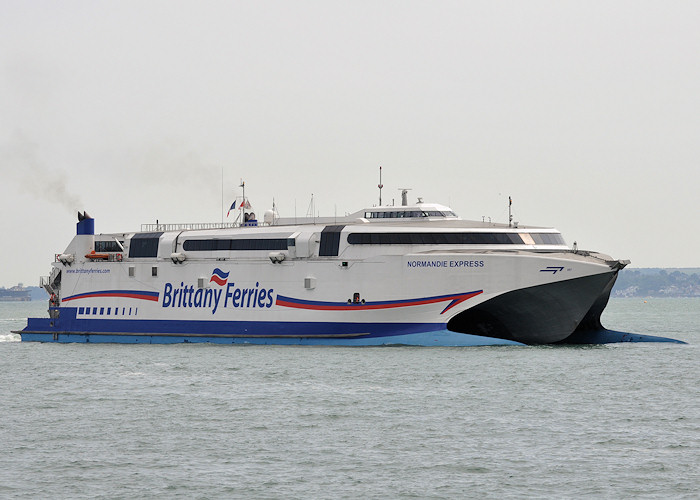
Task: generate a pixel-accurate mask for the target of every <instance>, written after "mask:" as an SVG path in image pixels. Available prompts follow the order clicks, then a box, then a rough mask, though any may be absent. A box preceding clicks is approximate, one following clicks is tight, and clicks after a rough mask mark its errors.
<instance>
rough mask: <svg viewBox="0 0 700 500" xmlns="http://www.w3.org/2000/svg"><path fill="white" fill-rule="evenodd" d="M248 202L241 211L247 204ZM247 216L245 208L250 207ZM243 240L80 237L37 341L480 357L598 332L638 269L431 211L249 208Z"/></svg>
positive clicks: (240, 233)
mask: <svg viewBox="0 0 700 500" xmlns="http://www.w3.org/2000/svg"><path fill="white" fill-rule="evenodd" d="M245 201H246V200H245V199H244V202H245ZM249 206H250V205H249V204H248V207H249ZM243 213H246V214H248V215H246V216H245V217H246V218H245V219H242V220H245V221H246V222H244V223H242V224H241V225H238V226H235V227H212V226H211V225H209V226H207V225H182V224H180V225H151V226H145V227H143V228H142V231H139V232H131V233H119V234H98V235H95V234H94V230H93V224H94V221H93V219H91V218H89V216H85V215H84V214H83V215H81V217H80V219H81V220H80V221H79V222H78V234H77V235H76V237H75V238H74V240H73V241H72V242H71V243H70V244H69V246H68V247H67V248H66V250H65V251H64V252H63V253H62V254H61V255H59V256H57V259H56V262H54V263H53V270H52V274H51V276H50V277H49V278H47V279H46V280H45V282H44V285H45V287H46V288H47V290H48V291H49V292H50V293H51V294H52V299H51V300H52V307H51V314H50V316H51V317H50V318H48V319H43V320H42V319H33V320H30V322H29V325H28V326H27V328H26V329H25V330H23V331H22V332H21V333H22V334H23V337H26V339H27V340H46V339H47V338H49V337H50V338H51V339H53V340H57V341H112V342H192V341H208V342H232V343H238V342H250V343H283V344H290V343H292V344H333V345H337V344H341V345H377V344H419V345H473V344H491V343H550V342H559V341H565V340H566V339H567V338H569V337H570V336H571V335H572V334H574V333H575V332H577V334H578V333H580V332H582V331H586V330H594V329H599V328H601V326H600V322H599V318H600V313H601V312H602V310H603V308H604V307H605V304H606V303H607V300H608V296H609V294H610V290H611V288H612V285H613V284H614V281H615V279H616V276H617V272H618V270H619V269H621V268H622V267H624V266H625V265H626V264H627V262H626V261H618V260H614V259H612V258H610V257H608V256H606V255H602V254H598V253H594V252H583V251H574V250H571V249H570V248H569V247H568V246H567V245H566V244H565V242H564V240H563V238H562V237H561V235H560V233H559V232H558V231H557V230H555V229H551V228H540V227H526V226H520V227H516V226H515V225H513V224H493V223H490V222H478V221H477V222H475V221H466V220H462V219H461V218H459V217H458V216H457V215H456V214H454V212H453V211H452V210H451V209H450V208H448V207H445V206H442V205H437V204H432V203H416V204H414V205H401V206H378V207H370V208H366V209H363V210H360V211H358V212H356V213H353V214H350V215H348V216H344V217H328V218H319V217H316V218H279V217H278V216H277V214H276V212H271V211H268V213H266V215H265V218H264V221H263V222H262V223H260V224H258V222H257V221H256V220H254V216H253V215H252V214H250V210H245V204H244V209H243V210H242V214H243Z"/></svg>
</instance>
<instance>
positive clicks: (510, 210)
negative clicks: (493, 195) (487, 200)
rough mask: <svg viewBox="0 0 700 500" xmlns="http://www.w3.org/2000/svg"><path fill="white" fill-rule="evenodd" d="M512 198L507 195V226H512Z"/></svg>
mask: <svg viewBox="0 0 700 500" xmlns="http://www.w3.org/2000/svg"><path fill="white" fill-rule="evenodd" d="M512 208H513V199H512V198H511V197H510V196H509V197H508V227H513V211H512Z"/></svg>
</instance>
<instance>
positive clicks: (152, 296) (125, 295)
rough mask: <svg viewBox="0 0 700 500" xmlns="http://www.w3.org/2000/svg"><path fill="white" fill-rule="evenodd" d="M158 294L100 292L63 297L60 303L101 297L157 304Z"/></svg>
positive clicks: (116, 291)
mask: <svg viewBox="0 0 700 500" xmlns="http://www.w3.org/2000/svg"><path fill="white" fill-rule="evenodd" d="M159 296H160V294H159V293H158V292H144V291H141V290H102V291H99V292H86V293H79V294H77V295H71V296H70V297H64V298H62V299H61V302H70V301H71V300H78V299H96V298H103V297H120V298H124V299H139V300H152V301H153V302H158V297H159Z"/></svg>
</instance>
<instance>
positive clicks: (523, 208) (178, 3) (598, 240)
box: [0, 0, 700, 286]
mask: <svg viewBox="0 0 700 500" xmlns="http://www.w3.org/2000/svg"><path fill="white" fill-rule="evenodd" d="M698 26H700V2H697V1H683V0H676V1H674V2H667V1H649V0H635V1H614V0H612V1H611V0H606V1H587V2H581V1H566V0H556V1H527V2H523V1H498V0H488V1H470V0H460V1H411V0H402V1H380V0H374V1H363V0H354V1H349V2H345V1H331V2H329V1H327V0H322V1H306V0H295V1H293V2H290V1H265V2H260V1H207V0H198V1H183V0H168V1H144V0H139V1H128V0H127V1H102V2H95V1H40V0H34V1H31V2H28V1H24V0H0V208H1V209H2V212H1V213H0V234H1V235H2V236H1V238H2V241H1V244H0V286H12V285H15V284H16V283H18V282H23V283H24V284H26V285H35V284H37V283H38V280H39V276H41V275H48V274H49V272H50V263H51V262H52V261H53V258H54V254H56V253H60V252H62V251H63V250H64V249H65V247H66V246H67V245H68V243H69V242H70V240H71V238H72V237H73V235H74V234H75V223H76V222H77V211H78V210H81V211H82V210H86V211H87V212H88V213H89V214H90V215H91V216H93V217H94V218H95V228H96V232H98V233H100V232H106V233H107V232H129V231H137V230H139V229H140V226H141V224H145V223H153V222H155V221H156V220H159V221H160V222H161V223H180V222H219V221H221V219H222V217H224V215H225V212H226V210H227V209H228V206H229V205H230V203H231V202H232V201H233V199H234V198H235V196H239V195H240V194H241V192H240V188H239V187H238V186H239V184H240V181H241V179H243V180H245V183H246V195H247V196H248V197H249V199H250V202H251V203H252V205H253V207H254V208H255V209H256V210H257V212H258V213H262V212H264V211H265V210H267V209H268V208H270V207H271V205H272V202H273V199H274V201H275V203H276V206H277V209H278V211H279V212H280V215H281V216H294V214H295V213H296V214H298V215H304V214H306V212H307V210H308V207H309V204H310V200H311V198H312V196H313V199H314V204H315V207H316V212H317V213H320V214H321V215H333V214H345V213H348V212H354V211H357V210H360V209H362V208H365V207H367V206H372V205H374V204H377V203H378V195H379V192H378V189H377V184H378V172H379V166H382V172H383V178H382V181H383V184H384V190H383V200H384V201H385V202H386V201H389V200H392V199H395V200H396V202H397V203H399V200H400V192H399V188H411V191H410V193H409V194H410V201H415V200H416V198H417V197H418V196H420V197H422V198H423V199H424V200H425V201H434V202H437V203H442V204H446V205H450V206H451V207H452V208H453V209H454V210H455V211H456V212H457V213H458V214H459V215H460V216H462V217H463V218H468V219H476V220H482V218H484V217H486V218H489V217H490V218H491V220H493V221H497V222H507V218H508V197H509V196H511V197H512V199H513V214H514V219H515V220H516V221H519V222H520V223H521V224H528V225H536V226H548V227H549V226H551V227H556V228H558V229H559V230H560V231H561V232H562V234H563V236H564V237H565V239H566V240H567V242H568V243H569V244H572V243H573V242H574V241H576V242H577V244H578V247H579V248H580V249H588V250H596V251H600V252H603V253H606V254H609V255H612V256H613V257H615V258H620V259H630V260H631V261H632V266H633V267H700V252H699V251H698V248H700V231H698V230H697V228H696V227H695V224H696V223H697V219H698V215H700V210H699V209H698V200H697V194H698V191H699V187H700V168H699V167H700V64H699V63H698V62H699V61H700V29H698ZM222 192H223V200H222ZM222 205H223V208H222Z"/></svg>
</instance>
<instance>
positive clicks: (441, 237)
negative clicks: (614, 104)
mask: <svg viewBox="0 0 700 500" xmlns="http://www.w3.org/2000/svg"><path fill="white" fill-rule="evenodd" d="M329 228H332V229H335V230H331V231H325V230H324V232H323V233H322V238H321V240H322V245H321V246H322V247H323V248H325V246H329V245H330V246H329V248H331V247H332V249H335V251H334V252H333V251H332V249H331V250H330V251H326V252H322V253H321V255H338V250H337V248H338V244H339V236H340V230H342V228H343V226H329ZM336 228H339V229H336ZM327 229H328V228H327ZM324 237H325V238H324ZM347 241H348V243H350V244H351V245H532V244H535V245H565V244H566V243H565V242H564V238H562V236H561V234H559V233H351V234H349V235H348V237H347ZM97 243H98V242H95V251H100V252H109V251H116V250H107V249H104V248H103V247H100V250H98V245H97ZM100 243H105V244H106V243H110V242H109V241H105V242H100ZM113 243H114V244H115V245H116V242H113ZM324 243H327V245H325V246H324V245H323V244H324ZM294 244H295V241H294V238H266V239H253V238H248V239H210V240H185V242H184V243H183V245H182V247H183V249H184V250H185V251H186V252H217V251H219V252H220V251H224V252H226V251H236V250H268V251H269V250H287V249H288V248H289V247H290V246H294ZM157 254H158V238H139V239H136V240H134V239H132V240H131V244H130V246H129V257H156V256H157ZM154 276H155V274H154Z"/></svg>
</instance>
